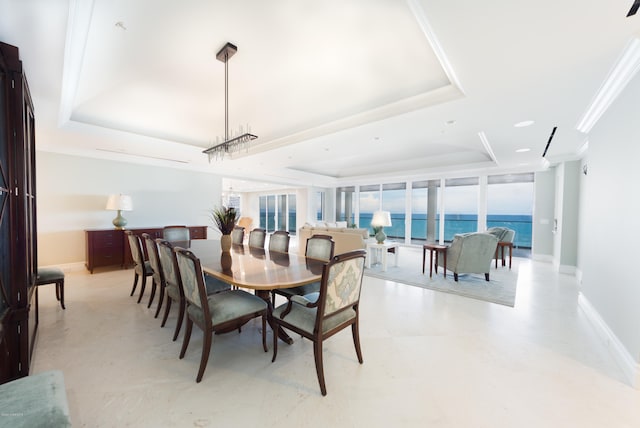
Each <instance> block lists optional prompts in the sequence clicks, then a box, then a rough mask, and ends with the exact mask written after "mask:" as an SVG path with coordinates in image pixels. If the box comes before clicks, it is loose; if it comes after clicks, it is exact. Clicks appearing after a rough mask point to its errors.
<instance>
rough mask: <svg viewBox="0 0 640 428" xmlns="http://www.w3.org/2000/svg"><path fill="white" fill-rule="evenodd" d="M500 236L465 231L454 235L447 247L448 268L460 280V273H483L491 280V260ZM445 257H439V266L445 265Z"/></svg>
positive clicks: (455, 278)
mask: <svg viewBox="0 0 640 428" xmlns="http://www.w3.org/2000/svg"><path fill="white" fill-rule="evenodd" d="M497 246H498V238H496V237H495V235H492V234H490V233H482V232H475V233H463V234H458V235H455V236H454V237H453V242H452V243H451V246H449V247H448V248H447V250H446V251H447V258H446V264H447V270H449V271H451V272H453V279H454V280H455V281H458V274H460V273H483V274H484V277H485V279H486V280H487V281H489V272H490V271H491V261H492V260H493V257H494V255H495V253H496V247H497ZM444 263H445V258H444V257H438V266H442V267H444Z"/></svg>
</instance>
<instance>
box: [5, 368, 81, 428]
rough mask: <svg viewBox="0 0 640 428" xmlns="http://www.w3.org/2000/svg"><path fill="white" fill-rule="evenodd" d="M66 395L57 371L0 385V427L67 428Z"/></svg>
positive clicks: (60, 373) (60, 374)
mask: <svg viewBox="0 0 640 428" xmlns="http://www.w3.org/2000/svg"><path fill="white" fill-rule="evenodd" d="M70 426H71V420H70V419H69V406H68V404H67V393H66V391H65V388H64V378H63V376H62V372H61V371H59V370H52V371H48V372H43V373H38V374H36V375H31V376H26V377H23V378H20V379H16V380H13V381H11V382H7V383H5V384H3V385H0V427H11V428H22V427H24V428H35V427H55V428H58V427H70Z"/></svg>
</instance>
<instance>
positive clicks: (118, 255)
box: [85, 226, 207, 273]
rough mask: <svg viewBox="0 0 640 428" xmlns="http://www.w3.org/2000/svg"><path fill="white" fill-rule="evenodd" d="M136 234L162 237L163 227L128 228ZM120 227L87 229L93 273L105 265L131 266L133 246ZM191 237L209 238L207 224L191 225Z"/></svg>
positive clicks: (89, 263)
mask: <svg viewBox="0 0 640 428" xmlns="http://www.w3.org/2000/svg"><path fill="white" fill-rule="evenodd" d="M126 230H130V231H132V232H133V233H135V234H136V235H142V234H143V233H148V234H149V235H150V236H151V237H152V238H154V239H155V238H162V228H161V227H152V228H139V229H126ZM124 232H125V231H124V230H120V229H113V228H112V229H89V230H85V235H86V241H87V247H86V251H87V254H86V256H87V257H86V258H87V261H86V267H87V269H88V270H89V272H91V273H93V270H94V269H95V268H99V267H105V266H121V267H125V266H131V265H133V258H132V257H131V248H130V247H129V242H128V241H127V237H126V235H125V233H124ZM189 234H190V235H191V239H207V226H189Z"/></svg>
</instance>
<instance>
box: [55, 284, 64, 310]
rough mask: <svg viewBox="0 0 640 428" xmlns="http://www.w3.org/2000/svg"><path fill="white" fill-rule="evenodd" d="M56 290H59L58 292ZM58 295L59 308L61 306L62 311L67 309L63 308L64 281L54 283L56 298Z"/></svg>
mask: <svg viewBox="0 0 640 428" xmlns="http://www.w3.org/2000/svg"><path fill="white" fill-rule="evenodd" d="M58 290H60V291H59V292H58ZM58 294H59V297H60V298H59V299H58V300H60V306H62V309H67V308H65V307H64V279H63V280H61V281H60V282H58V283H56V297H58Z"/></svg>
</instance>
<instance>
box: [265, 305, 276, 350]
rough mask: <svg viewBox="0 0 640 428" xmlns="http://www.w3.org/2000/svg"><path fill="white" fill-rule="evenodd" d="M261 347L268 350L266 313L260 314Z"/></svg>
mask: <svg viewBox="0 0 640 428" xmlns="http://www.w3.org/2000/svg"><path fill="white" fill-rule="evenodd" d="M275 336H277V334H276V335H275ZM262 348H263V349H264V352H267V351H269V348H267V314H262Z"/></svg>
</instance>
